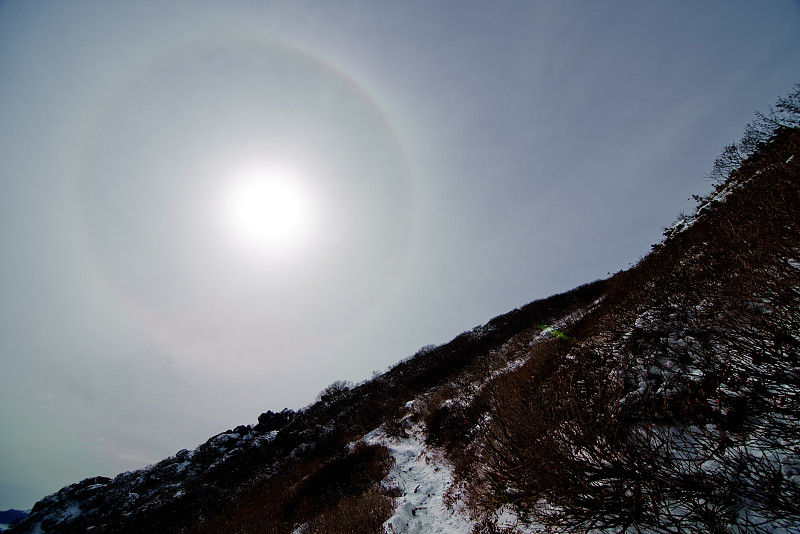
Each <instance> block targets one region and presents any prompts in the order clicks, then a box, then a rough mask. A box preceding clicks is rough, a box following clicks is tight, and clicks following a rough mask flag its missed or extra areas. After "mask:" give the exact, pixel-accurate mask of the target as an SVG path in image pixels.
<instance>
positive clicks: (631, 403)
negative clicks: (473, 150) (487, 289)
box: [14, 86, 800, 534]
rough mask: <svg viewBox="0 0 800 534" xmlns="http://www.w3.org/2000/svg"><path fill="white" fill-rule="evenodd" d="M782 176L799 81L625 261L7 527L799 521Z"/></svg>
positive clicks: (685, 525) (799, 428)
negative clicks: (602, 276) (636, 256)
mask: <svg viewBox="0 0 800 534" xmlns="http://www.w3.org/2000/svg"><path fill="white" fill-rule="evenodd" d="M799 165H800V86H798V87H796V88H795V90H794V92H793V93H791V94H790V95H789V96H788V97H786V98H782V99H780V100H779V101H778V103H777V104H776V106H775V108H774V109H771V110H770V111H769V113H766V114H759V115H757V117H756V119H755V120H754V122H753V123H751V124H750V125H748V127H747V129H746V132H745V137H744V138H743V139H742V141H741V142H740V143H738V144H736V145H731V146H730V147H727V148H726V149H725V151H724V152H723V154H722V155H721V156H720V158H719V159H718V160H717V162H716V164H715V166H714V169H713V171H712V173H711V175H712V178H713V179H715V180H716V187H715V189H714V191H712V193H710V194H709V195H707V196H703V197H700V196H698V197H696V200H697V201H698V207H697V210H696V211H695V213H693V214H691V215H689V216H685V217H682V218H681V219H680V220H679V221H678V222H677V223H676V224H675V225H673V226H672V227H671V228H669V229H667V231H666V232H665V240H664V241H663V242H662V243H660V244H658V245H656V246H654V247H653V251H652V252H651V253H650V254H648V255H647V256H646V257H644V258H642V259H641V260H640V261H639V262H638V263H637V264H636V265H635V266H634V267H632V268H631V269H628V270H626V271H623V272H619V273H616V274H615V275H614V276H612V277H611V278H609V279H608V280H602V281H596V282H593V283H590V284H587V285H584V286H580V287H578V288H576V289H574V290H572V291H570V292H567V293H564V294H560V295H555V296H551V297H549V298H546V299H542V300H538V301H535V302H533V303H531V304H528V305H526V306H523V307H522V308H519V309H517V310H514V311H512V312H509V313H507V314H505V315H502V316H499V317H496V318H494V319H492V320H491V321H489V322H488V323H487V324H485V325H483V326H480V327H477V328H475V329H473V330H470V331H467V332H464V333H462V334H461V335H459V336H457V337H456V338H455V339H453V340H452V341H451V342H449V343H447V344H444V345H441V346H429V347H425V348H423V349H421V350H420V351H419V352H418V353H417V354H415V355H414V356H412V357H410V358H408V359H406V360H404V361H402V362H400V363H399V364H397V365H396V366H395V367H394V368H392V369H391V370H390V371H388V372H386V373H385V374H383V375H381V376H378V377H376V378H374V379H372V380H369V381H367V382H365V383H362V384H359V385H357V386H353V385H351V384H347V383H342V382H337V383H334V384H332V385H331V386H329V387H328V388H326V390H324V391H323V392H321V394H320V396H319V400H318V401H317V402H315V403H314V404H312V405H310V406H309V407H307V408H305V409H303V410H301V411H298V412H292V411H289V410H285V411H283V412H280V413H277V414H276V413H272V412H267V413H265V414H262V416H261V417H260V418H259V423H258V424H256V425H252V426H251V425H243V426H239V427H236V428H235V429H233V430H229V431H227V432H224V433H222V434H219V435H217V436H215V437H213V438H211V439H210V440H208V441H207V442H206V443H205V444H203V445H201V446H200V447H198V448H197V449H195V450H194V451H186V450H184V451H180V452H178V453H177V454H176V455H175V456H174V457H171V458H168V459H166V460H163V461H162V462H160V463H158V464H156V465H154V466H151V467H149V468H147V469H144V470H141V471H137V472H132V473H123V474H121V475H118V476H117V477H116V478H114V479H106V478H102V477H96V478H92V479H87V480H85V481H83V482H80V483H77V484H74V485H72V486H69V487H67V488H64V489H62V490H61V491H60V492H58V493H56V494H53V495H51V496H49V497H46V498H45V499H43V500H41V501H40V502H39V503H37V504H36V506H35V507H34V509H33V511H32V513H31V514H30V516H29V517H28V518H27V519H26V520H25V521H24V522H23V523H22V524H21V525H20V526H18V527H16V529H15V530H14V532H42V531H43V532H59V533H61V532H63V533H72V532H87V531H91V532H109V533H111V532H114V533H133V532H189V533H192V534H201V533H212V532H213V533H219V532H239V533H249V532H252V533H256V532H257V533H265V532H276V533H278V532H280V533H290V532H298V533H311V532H348V533H350V532H365V533H368V532H381V531H384V529H386V530H389V531H392V532H420V531H423V532H470V531H476V532H502V531H507V532H537V531H542V530H552V531H565V532H585V531H590V530H597V531H605V532H621V531H626V530H627V531H631V532H634V531H647V532H666V533H672V532H684V531H692V532H695V531H708V532H777V531H780V529H790V530H791V529H797V528H800V507H798V504H797V503H800V393H798V392H800V217H798V215H797V214H798V213H800V172H799V171H800V167H799ZM375 350H376V351H379V350H380V347H376V348H375Z"/></svg>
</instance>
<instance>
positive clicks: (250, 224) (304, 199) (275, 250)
mask: <svg viewBox="0 0 800 534" xmlns="http://www.w3.org/2000/svg"><path fill="white" fill-rule="evenodd" d="M227 187H228V189H227V193H226V194H225V196H224V199H223V217H224V220H225V223H226V226H227V227H228V230H229V231H230V233H231V234H232V237H233V238H234V239H235V240H236V241H237V242H238V244H239V245H241V246H243V247H245V248H246V249H248V250H250V251H252V252H256V253H261V254H269V255H271V256H274V255H287V254H290V253H292V252H295V251H297V250H299V249H300V248H302V246H304V245H305V244H307V242H308V240H309V238H310V234H311V230H312V226H313V224H312V223H313V215H314V210H313V207H312V202H311V196H310V194H309V192H308V191H307V190H306V188H305V186H304V184H303V183H302V181H301V179H300V177H299V176H298V175H297V173H296V171H293V170H291V169H286V168H278V167H272V168H270V167H266V166H265V167H254V168H248V169H246V170H243V171H239V172H238V173H235V174H234V175H233V176H232V178H231V180H230V182H229V184H228V186H227Z"/></svg>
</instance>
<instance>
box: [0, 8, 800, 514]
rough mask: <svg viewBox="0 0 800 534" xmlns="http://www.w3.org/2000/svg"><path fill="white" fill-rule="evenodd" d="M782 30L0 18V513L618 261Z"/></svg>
mask: <svg viewBox="0 0 800 534" xmlns="http://www.w3.org/2000/svg"><path fill="white" fill-rule="evenodd" d="M799 23H800V7H798V3H797V2H796V1H791V0H773V1H770V2H752V1H745V0H741V1H712V2H693V1H678V2H660V3H655V2H635V1H621V0H618V1H610V2H582V1H558V2H500V3H495V2H479V1H475V2H472V1H465V2H464V1H458V2H456V1H437V2H422V1H416V0H412V1H410V2H372V1H369V2H368V1H359V0H341V1H326V2H318V1H316V2H311V1H308V2H306V1H302V0H301V1H296V2H282V1H274V2H273V1H258V2H253V1H247V0H232V1H226V2H218V1H211V0H197V1H188V0H187V1H182V0H175V1H170V2H156V1H141V2H140V1H136V2H133V1H131V2H105V1H100V0H97V1H92V0H78V1H72V2H33V1H7V2H2V3H0V124H2V125H3V128H2V134H0V163H1V164H2V165H1V168H2V172H0V180H2V188H1V189H0V251H2V263H1V264H0V295H2V299H0V366H1V367H0V369H1V371H0V425H1V426H0V428H1V429H2V431H0V459H2V463H0V510H2V509H6V508H9V507H16V508H23V509H25V508H30V507H31V506H32V505H33V503H34V502H35V501H36V500H37V499H39V498H41V497H43V496H44V495H45V494H48V493H50V492H53V491H56V490H58V489H59V488H60V487H61V486H63V485H65V484H69V483H72V482H75V481H78V480H81V479H83V478H86V477H89V476H94V475H107V476H113V475H115V474H117V473H119V472H121V471H125V470H129V469H135V468H139V467H143V466H145V465H147V464H149V463H152V462H155V461H157V460H159V459H161V458H163V457H166V456H169V455H172V454H174V453H175V452H176V451H178V450H180V449H183V448H188V449H192V448H194V447H196V446H197V445H198V444H199V443H201V442H203V441H205V440H206V439H207V438H208V437H210V436H212V435H214V434H216V433H218V432H221V431H224V430H226V429H228V428H232V427H234V426H236V425H239V424H253V423H255V422H256V419H257V417H258V415H259V414H260V413H261V412H264V411H267V410H274V411H277V410H281V409H283V408H284V407H289V408H293V409H298V408H302V407H303V406H306V405H308V404H310V403H312V402H313V401H314V399H315V397H316V395H317V393H318V392H319V391H320V390H321V389H323V388H324V387H325V386H327V385H328V384H330V383H331V382H333V381H335V380H349V381H353V382H358V381H361V380H365V379H368V378H370V377H371V376H372V375H373V373H374V372H383V371H385V370H386V369H387V367H389V366H391V365H393V364H395V363H397V362H398V361H399V360H401V359H403V358H405V357H407V356H410V355H412V354H414V352H416V351H417V349H419V347H421V346H424V345H428V344H438V343H443V342H446V341H448V340H449V339H452V338H453V337H455V336H456V335H458V334H460V333H461V332H463V331H465V330H468V329H471V328H473V327H474V326H476V325H478V324H482V323H485V322H486V321H488V320H489V319H490V318H492V317H493V316H495V315H498V314H501V313H504V312H507V311H509V310H511V309H513V308H515V307H518V306H521V305H523V304H525V303H527V302H529V301H532V300H534V299H537V298H541V297H546V296H548V295H550V294H553V293H557V292H561V291H566V290H569V289H571V288H573V287H575V286H577V285H579V284H582V283H585V282H589V281H592V280H595V279H598V278H603V277H606V276H608V274H609V273H613V272H616V271H618V270H620V269H625V268H627V267H628V266H629V265H631V264H632V263H634V262H636V261H637V260H638V259H639V258H640V257H641V256H643V255H644V254H646V253H647V252H648V251H649V250H650V245H652V244H653V243H655V242H657V241H658V240H659V239H660V238H661V236H662V232H663V229H664V227H666V226H669V225H670V224H671V223H672V222H673V221H674V220H675V218H676V217H677V216H678V214H679V213H680V212H681V211H682V210H688V209H691V206H692V203H691V202H690V201H688V199H689V198H690V196H691V195H692V194H703V193H706V192H707V191H708V190H709V189H710V187H711V186H710V184H709V182H708V180H707V179H705V178H704V177H705V175H706V173H707V172H708V171H709V170H710V169H711V166H712V164H713V161H714V158H715V156H716V155H717V154H718V153H719V151H720V150H721V149H722V148H723V147H724V146H725V145H726V144H729V143H732V142H734V141H736V140H737V139H738V138H739V137H740V135H741V133H742V130H743V128H744V125H745V124H746V123H747V122H748V121H749V120H750V118H751V117H752V114H753V112H754V111H756V110H765V109H766V108H767V107H768V106H769V105H770V104H771V103H772V102H774V101H775V99H776V98H777V97H779V96H781V95H783V94H785V93H786V92H787V91H788V90H789V89H790V88H791V87H792V84H794V83H796V82H798V81H800V80H798V78H797V75H798V73H800V54H798V51H799V50H800V32H798V31H797V28H798V27H800V24H799Z"/></svg>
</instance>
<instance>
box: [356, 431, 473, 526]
mask: <svg viewBox="0 0 800 534" xmlns="http://www.w3.org/2000/svg"><path fill="white" fill-rule="evenodd" d="M364 441H365V442H367V443H370V444H379V445H383V446H384V447H387V448H388V449H389V451H390V453H391V455H392V457H393V458H394V460H395V466H394V468H393V469H392V471H391V472H390V473H389V476H388V477H387V478H386V480H384V485H385V486H386V487H390V488H398V489H399V490H400V491H401V492H402V495H401V496H400V497H398V498H397V499H396V502H397V508H395V511H394V515H392V517H391V518H389V520H387V521H386V522H385V523H384V524H383V527H384V531H385V532H387V533H391V534H417V533H426V534H437V533H441V534H461V533H463V534H468V533H470V532H472V529H473V527H474V524H473V522H472V520H471V519H470V518H469V514H468V513H467V511H466V510H465V509H464V507H463V505H461V504H460V503H459V502H458V499H457V498H456V499H452V501H454V502H453V503H452V507H451V505H450V504H449V503H448V499H447V496H448V493H449V492H452V491H453V490H456V491H457V488H454V482H453V468H452V466H450V464H449V463H448V462H447V460H445V458H444V456H443V455H442V454H441V453H439V452H438V451H436V450H433V449H430V448H429V447H427V446H426V445H425V442H424V438H423V433H422V430H421V429H420V427H419V426H418V425H415V426H413V427H412V428H411V430H410V431H409V433H408V437H405V438H402V439H398V438H394V437H390V436H387V435H386V434H385V433H384V431H383V429H378V430H374V431H372V432H370V433H369V434H367V435H366V436H364Z"/></svg>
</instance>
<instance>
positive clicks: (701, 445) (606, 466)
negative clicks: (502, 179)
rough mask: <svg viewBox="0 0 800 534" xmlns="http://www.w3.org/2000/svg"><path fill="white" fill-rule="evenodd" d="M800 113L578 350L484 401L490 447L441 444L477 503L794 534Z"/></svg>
mask: <svg viewBox="0 0 800 534" xmlns="http://www.w3.org/2000/svg"><path fill="white" fill-rule="evenodd" d="M798 104H800V87H798V88H797V89H796V91H795V92H794V93H793V94H792V95H790V97H788V98H786V99H782V100H781V101H779V104H778V106H777V108H778V109H777V110H772V111H771V113H770V114H769V115H759V116H758V117H757V120H756V121H755V122H754V123H753V124H751V125H750V126H749V127H748V129H747V132H746V136H745V138H744V140H743V141H742V142H741V143H740V144H739V145H735V146H732V147H729V148H728V149H726V151H725V153H724V154H723V156H722V157H721V158H720V159H719V160H718V161H717V165H716V166H715V169H714V176H715V177H716V178H717V179H718V180H719V182H718V186H717V188H716V190H715V191H714V192H713V193H712V194H711V195H709V196H707V197H698V199H697V200H698V201H699V203H700V206H699V209H698V213H699V215H700V216H693V218H692V219H691V220H685V221H682V222H681V224H679V225H676V227H675V228H673V229H670V230H668V231H667V240H666V241H665V243H664V244H663V245H661V246H657V247H655V249H654V251H653V252H652V253H651V254H650V255H648V256H647V257H645V258H644V259H643V260H641V261H640V262H639V263H638V264H637V265H636V266H635V267H633V268H632V269H630V270H628V271H625V272H621V273H618V274H616V275H615V276H614V277H612V278H611V279H610V280H609V282H608V287H607V292H606V295H605V298H604V299H603V301H602V302H601V303H600V304H599V305H598V306H597V307H596V308H595V309H594V310H593V311H592V312H591V313H589V314H587V315H586V316H585V317H583V318H582V319H581V320H579V321H578V322H576V323H575V324H573V325H572V326H571V327H570V328H569V330H568V334H569V339H571V340H572V341H567V340H565V339H559V338H555V339H552V340H550V341H548V342H546V343H542V344H539V345H537V346H536V347H535V350H534V351H533V352H532V353H531V354H530V357H529V358H528V360H527V363H526V364H525V365H524V366H522V367H520V368H518V369H516V370H514V371H513V372H510V373H506V374H503V375H501V376H499V377H497V378H496V379H493V380H491V381H490V382H489V383H488V384H487V385H486V387H484V388H483V389H482V390H481V392H480V394H479V395H478V396H477V397H476V398H475V400H474V402H473V403H472V406H473V410H475V408H474V407H478V409H477V411H478V412H479V413H480V412H482V411H483V410H488V413H490V414H491V419H490V420H489V421H488V422H482V421H485V419H477V418H473V422H475V423H476V424H479V426H480V432H478V433H477V434H472V435H464V434H463V433H462V434H461V436H460V437H461V438H462V439H461V440H458V439H453V438H454V437H455V438H457V437H459V435H458V432H457V429H458V428H459V427H460V426H461V425H458V424H455V421H453V423H452V424H450V425H447V426H448V428H449V429H450V434H448V433H447V432H444V433H443V432H442V431H441V430H438V432H439V434H442V435H444V436H445V437H446V438H448V439H446V440H445V442H448V441H449V445H450V446H449V450H450V451H451V455H452V456H453V458H454V460H455V462H456V464H457V465H460V466H461V469H462V473H463V476H464V477H467V478H470V479H472V482H473V485H472V487H473V488H474V489H475V491H474V494H473V496H472V498H473V499H474V502H475V503H476V504H475V505H476V506H478V507H483V508H484V509H485V510H489V511H490V510H493V509H495V508H497V507H499V506H501V505H504V504H505V505H509V506H512V507H514V508H515V509H516V510H517V511H518V512H519V513H521V515H522V516H523V517H525V518H528V519H530V520H532V521H536V522H538V523H541V524H544V525H547V526H549V527H550V528H551V529H552V530H555V531H570V532H584V531H587V530H589V529H600V530H607V531H615V532H616V531H626V530H631V531H640V530H647V531H652V532H684V531H706V532H760V531H763V532H768V531H769V532H771V531H773V530H774V529H775V528H777V527H785V526H790V525H794V526H796V525H797V524H798V523H800V504H799V503H800V476H798V475H800V216H798V214H799V213H800V173H798V164H799V163H800V162H798V156H797V155H798V154H800V129H798V119H800V110H799V109H798ZM722 197H724V209H722V202H721V199H722ZM436 420H437V418H436V417H434V418H433V421H432V422H433V423H434V425H433V429H437V425H436V424H435V423H436ZM435 436H436V434H434V435H433V437H435ZM464 447H471V449H472V451H473V453H472V456H471V457H470V456H469V455H468V456H467V457H465V456H464V455H463V452H460V451H461V450H462V449H463V448H464ZM481 461H482V462H485V464H486V465H487V468H486V470H485V471H484V472H483V473H482V478H481V480H479V481H476V480H474V474H473V473H474V471H475V469H474V467H475V465H480V462H481ZM478 482H479V483H478ZM485 528H486V530H487V531H492V529H493V527H492V526H491V524H490V523H487V524H486V525H485Z"/></svg>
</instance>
